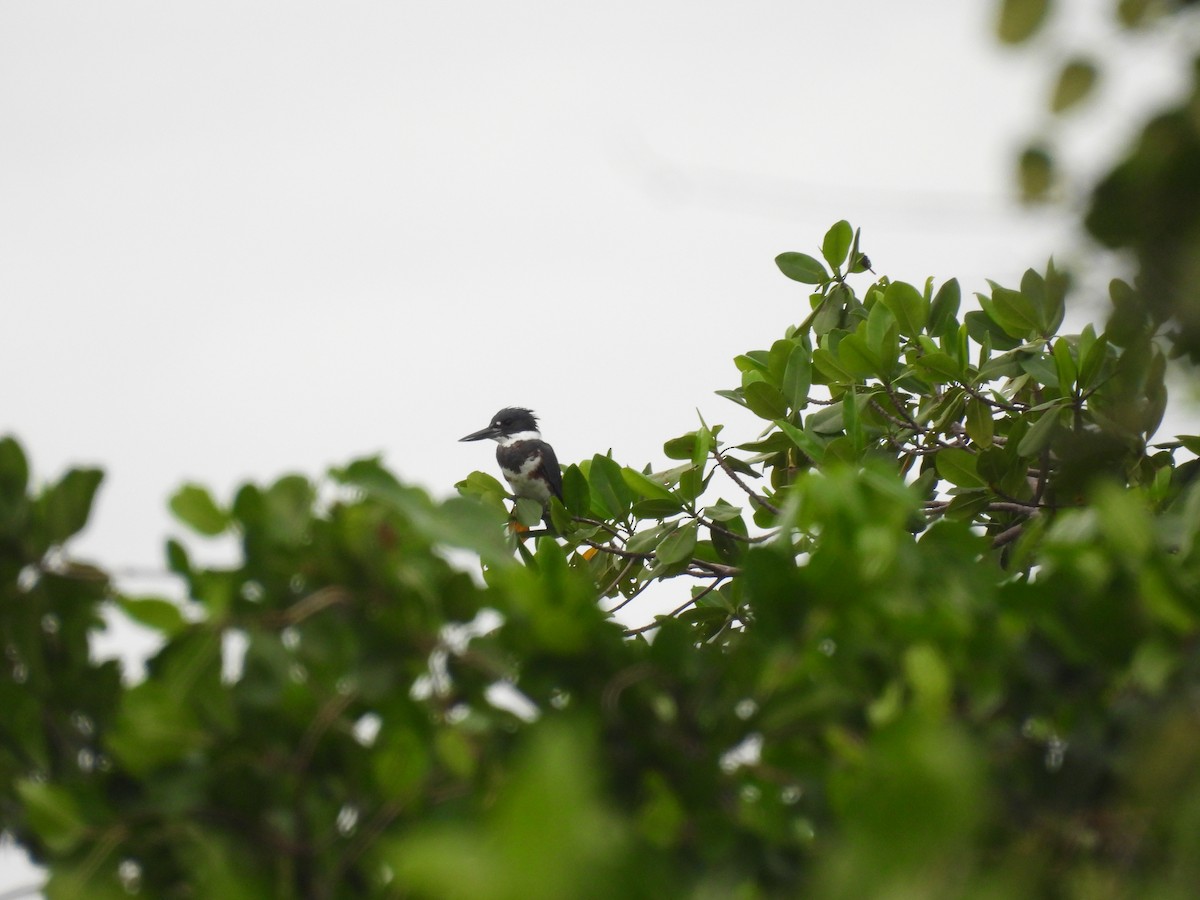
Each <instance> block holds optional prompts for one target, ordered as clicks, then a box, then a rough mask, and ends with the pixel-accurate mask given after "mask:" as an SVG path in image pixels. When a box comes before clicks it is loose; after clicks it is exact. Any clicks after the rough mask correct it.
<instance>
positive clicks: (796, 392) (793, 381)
mask: <svg viewBox="0 0 1200 900" xmlns="http://www.w3.org/2000/svg"><path fill="white" fill-rule="evenodd" d="M811 388H812V354H811V353H809V352H808V348H807V347H805V346H803V345H802V344H797V345H796V346H795V347H793V348H792V352H791V353H790V354H789V356H788V360H787V366H786V367H785V368H784V370H783V400H784V403H785V404H786V405H787V407H788V409H792V410H797V411H798V410H802V409H804V407H806V406H807V405H808V392H809V390H811Z"/></svg>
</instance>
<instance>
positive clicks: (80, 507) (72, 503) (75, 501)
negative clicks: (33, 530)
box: [41, 469, 104, 544]
mask: <svg viewBox="0 0 1200 900" xmlns="http://www.w3.org/2000/svg"><path fill="white" fill-rule="evenodd" d="M103 479H104V473H103V472H101V471H100V470H99V469H71V470H70V471H69V472H67V474H66V475H64V476H63V477H62V480H60V481H59V482H58V484H56V485H53V486H52V487H49V488H47V489H46V491H45V493H43V494H42V497H41V504H42V510H43V515H44V516H45V522H46V529H47V538H48V539H49V541H50V543H52V544H61V543H62V542H63V541H65V540H66V539H67V538H69V537H71V536H72V535H74V534H77V533H78V532H79V531H81V530H82V529H83V526H84V525H86V524H87V520H88V516H89V515H91V512H92V501H93V499H94V498H95V496H96V490H97V489H98V488H99V487H100V482H101V481H102V480H103Z"/></svg>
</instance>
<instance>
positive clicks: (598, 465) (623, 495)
mask: <svg viewBox="0 0 1200 900" xmlns="http://www.w3.org/2000/svg"><path fill="white" fill-rule="evenodd" d="M588 485H589V487H591V492H592V499H593V500H599V501H600V505H601V507H602V512H603V517H604V518H609V519H621V518H624V517H625V515H626V513H628V512H629V507H630V504H631V503H632V501H633V494H632V492H631V491H630V490H629V488H628V487H626V486H625V479H624V478H622V477H621V467H620V466H619V465H618V464H617V463H616V462H614V461H613V459H612V457H609V456H602V455H601V454H599V453H597V454H596V455H595V456H593V457H592V464H591V466H590V467H589V469H588Z"/></svg>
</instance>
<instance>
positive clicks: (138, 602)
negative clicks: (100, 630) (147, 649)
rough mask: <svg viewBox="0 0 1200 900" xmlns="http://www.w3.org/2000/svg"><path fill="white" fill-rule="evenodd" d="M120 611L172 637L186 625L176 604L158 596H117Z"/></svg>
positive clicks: (181, 611)
mask: <svg viewBox="0 0 1200 900" xmlns="http://www.w3.org/2000/svg"><path fill="white" fill-rule="evenodd" d="M117 605H118V606H119V607H121V611H122V612H124V613H125V615H127V616H129V618H131V619H133V621H135V622H137V623H139V624H141V625H145V626H146V627H147V628H152V629H154V630H155V631H160V632H162V633H163V634H165V635H166V636H167V637H173V636H174V635H176V634H178V633H179V632H181V631H183V629H184V628H186V627H187V624H188V623H187V620H186V619H185V618H184V617H183V610H181V609H180V608H179V606H178V604H175V603H172V602H171V601H170V600H163V599H160V598H158V597H125V596H119V597H117Z"/></svg>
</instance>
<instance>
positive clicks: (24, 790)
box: [16, 781, 88, 853]
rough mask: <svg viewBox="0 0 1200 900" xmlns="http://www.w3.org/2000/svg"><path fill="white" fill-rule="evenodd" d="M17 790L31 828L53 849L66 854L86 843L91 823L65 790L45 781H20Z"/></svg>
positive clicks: (71, 795) (69, 792) (70, 794)
mask: <svg viewBox="0 0 1200 900" xmlns="http://www.w3.org/2000/svg"><path fill="white" fill-rule="evenodd" d="M16 790H17V796H18V797H20V798H21V802H22V803H23V804H24V806H25V814H26V815H27V816H28V817H29V824H30V826H31V827H32V828H33V830H34V831H35V832H36V833H37V836H38V837H39V838H41V839H42V840H43V841H45V842H46V846H48V847H49V848H50V849H51V850H53V851H55V852H56V853H67V852H69V851H71V850H72V849H74V848H75V847H76V846H78V844H79V842H80V841H81V840H83V838H84V836H85V835H86V834H87V831H88V824H87V821H86V820H85V819H84V816H83V813H82V811H81V810H80V809H79V805H78V803H77V802H76V800H75V797H74V795H73V794H72V793H71V791H69V790H68V789H67V788H66V787H63V786H60V785H56V784H48V783H46V782H44V781H19V782H17V784H16Z"/></svg>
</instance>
